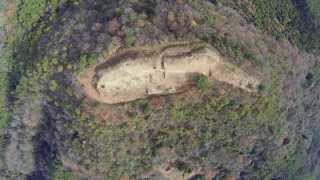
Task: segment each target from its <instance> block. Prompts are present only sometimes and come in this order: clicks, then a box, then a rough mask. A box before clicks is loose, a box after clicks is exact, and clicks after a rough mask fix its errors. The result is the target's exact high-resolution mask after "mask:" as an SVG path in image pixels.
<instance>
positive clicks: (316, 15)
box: [306, 0, 320, 26]
mask: <svg viewBox="0 0 320 180" xmlns="http://www.w3.org/2000/svg"><path fill="white" fill-rule="evenodd" d="M306 1H307V4H308V8H309V10H310V13H311V15H312V17H313V19H314V21H315V23H316V25H317V26H319V25H320V2H319V1H318V0H306Z"/></svg>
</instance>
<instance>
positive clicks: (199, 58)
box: [79, 42, 260, 104]
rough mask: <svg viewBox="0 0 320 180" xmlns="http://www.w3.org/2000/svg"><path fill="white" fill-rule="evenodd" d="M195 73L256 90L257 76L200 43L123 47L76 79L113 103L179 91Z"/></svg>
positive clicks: (94, 96) (94, 94)
mask: <svg viewBox="0 0 320 180" xmlns="http://www.w3.org/2000/svg"><path fill="white" fill-rule="evenodd" d="M199 75H205V76H207V77H209V79H211V80H213V79H214V80H218V81H221V82H225V83H228V84H230V85H232V86H234V87H238V88H241V89H243V90H246V91H248V92H254V91H257V88H258V86H259V84H260V81H259V80H258V78H255V77H253V76H250V75H249V74H248V73H246V72H244V71H243V70H241V69H240V68H238V67H237V66H235V65H233V64H231V63H229V62H228V61H226V60H224V59H223V57H221V55H220V54H219V52H218V51H217V50H215V49H214V48H213V47H211V46H210V45H208V44H206V43H202V42H176V43H171V44H170V43H169V44H165V45H159V46H155V47H139V48H134V49H127V50H124V51H122V52H121V53H119V54H117V55H116V56H113V57H111V58H107V59H106V60H105V61H103V62H101V63H98V64H96V65H92V66H90V67H88V68H87V69H86V70H85V71H84V72H83V73H82V74H81V75H80V77H79V81H80V83H81V84H82V87H83V90H84V93H85V94H86V95H87V96H88V97H90V98H92V99H95V100H97V101H101V102H104V103H109V104H115V103H121V102H127V101H133V100H136V99H141V98H147V97H149V96H154V95H165V94H173V93H178V92H181V91H183V87H186V86H188V85H192V84H194V83H195V79H197V77H198V76H199Z"/></svg>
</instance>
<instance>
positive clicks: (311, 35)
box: [253, 0, 320, 54]
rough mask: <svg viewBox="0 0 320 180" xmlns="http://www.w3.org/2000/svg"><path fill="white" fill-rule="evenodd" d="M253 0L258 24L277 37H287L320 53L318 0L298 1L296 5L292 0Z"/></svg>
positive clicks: (319, 5)
mask: <svg viewBox="0 0 320 180" xmlns="http://www.w3.org/2000/svg"><path fill="white" fill-rule="evenodd" d="M253 2H254V4H255V7H256V12H255V13H254V14H253V18H254V21H255V23H256V25H257V26H258V27H259V28H261V29H263V30H265V31H267V32H269V33H270V34H272V35H273V36H275V37H277V38H287V39H289V40H290V41H291V42H293V43H295V44H297V45H298V46H300V47H301V48H303V49H305V50H307V51H310V52H313V53H316V54H319V53H320V33H319V31H318V30H317V29H319V12H320V11H319V7H320V2H319V1H315V0H308V1H296V4H297V5H295V4H294V1H291V0H283V1H278V0H254V1H253ZM299 2H300V3H299ZM304 3H305V4H304Z"/></svg>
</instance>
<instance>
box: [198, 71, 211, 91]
mask: <svg viewBox="0 0 320 180" xmlns="http://www.w3.org/2000/svg"><path fill="white" fill-rule="evenodd" d="M208 87H209V78H208V76H205V75H200V76H199V78H198V80H197V88H198V89H200V90H206V89H207V88H208Z"/></svg>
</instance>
